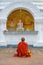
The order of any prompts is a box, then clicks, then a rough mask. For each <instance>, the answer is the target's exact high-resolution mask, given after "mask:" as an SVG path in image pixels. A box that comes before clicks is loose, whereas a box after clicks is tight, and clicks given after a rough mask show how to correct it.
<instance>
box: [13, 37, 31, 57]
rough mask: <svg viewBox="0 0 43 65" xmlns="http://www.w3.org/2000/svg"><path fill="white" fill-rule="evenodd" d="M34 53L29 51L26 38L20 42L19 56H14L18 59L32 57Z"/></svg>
mask: <svg viewBox="0 0 43 65" xmlns="http://www.w3.org/2000/svg"><path fill="white" fill-rule="evenodd" d="M31 55H32V53H31V51H28V44H27V42H25V38H21V42H19V44H18V47H17V54H14V56H18V57H22V56H25V57H31Z"/></svg>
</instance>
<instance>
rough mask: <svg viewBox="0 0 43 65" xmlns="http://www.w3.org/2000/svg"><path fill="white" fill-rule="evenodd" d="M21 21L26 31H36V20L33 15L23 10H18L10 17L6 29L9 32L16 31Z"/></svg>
mask: <svg viewBox="0 0 43 65" xmlns="http://www.w3.org/2000/svg"><path fill="white" fill-rule="evenodd" d="M19 20H21V21H22V23H23V28H24V30H25V31H26V30H30V31H33V30H34V18H33V16H32V14H31V13H30V12H29V11H27V10H25V9H22V8H19V9H16V10H14V11H13V12H11V13H10V14H9V15H8V18H7V23H6V28H7V30H9V31H16V29H17V24H18V22H19Z"/></svg>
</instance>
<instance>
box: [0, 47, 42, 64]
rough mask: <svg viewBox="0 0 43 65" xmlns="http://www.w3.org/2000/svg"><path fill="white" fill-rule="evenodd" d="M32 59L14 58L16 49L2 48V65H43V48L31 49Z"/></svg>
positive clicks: (0, 55)
mask: <svg viewBox="0 0 43 65" xmlns="http://www.w3.org/2000/svg"><path fill="white" fill-rule="evenodd" d="M30 49H31V50H32V57H28V58H26V57H13V55H14V53H15V51H16V48H0V65H43V48H41V49H40V48H30Z"/></svg>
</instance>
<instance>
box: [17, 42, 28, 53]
mask: <svg viewBox="0 0 43 65" xmlns="http://www.w3.org/2000/svg"><path fill="white" fill-rule="evenodd" d="M27 50H28V45H27V43H26V42H19V44H18V51H19V52H20V53H22V54H24V53H25V52H26V51H27Z"/></svg>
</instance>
